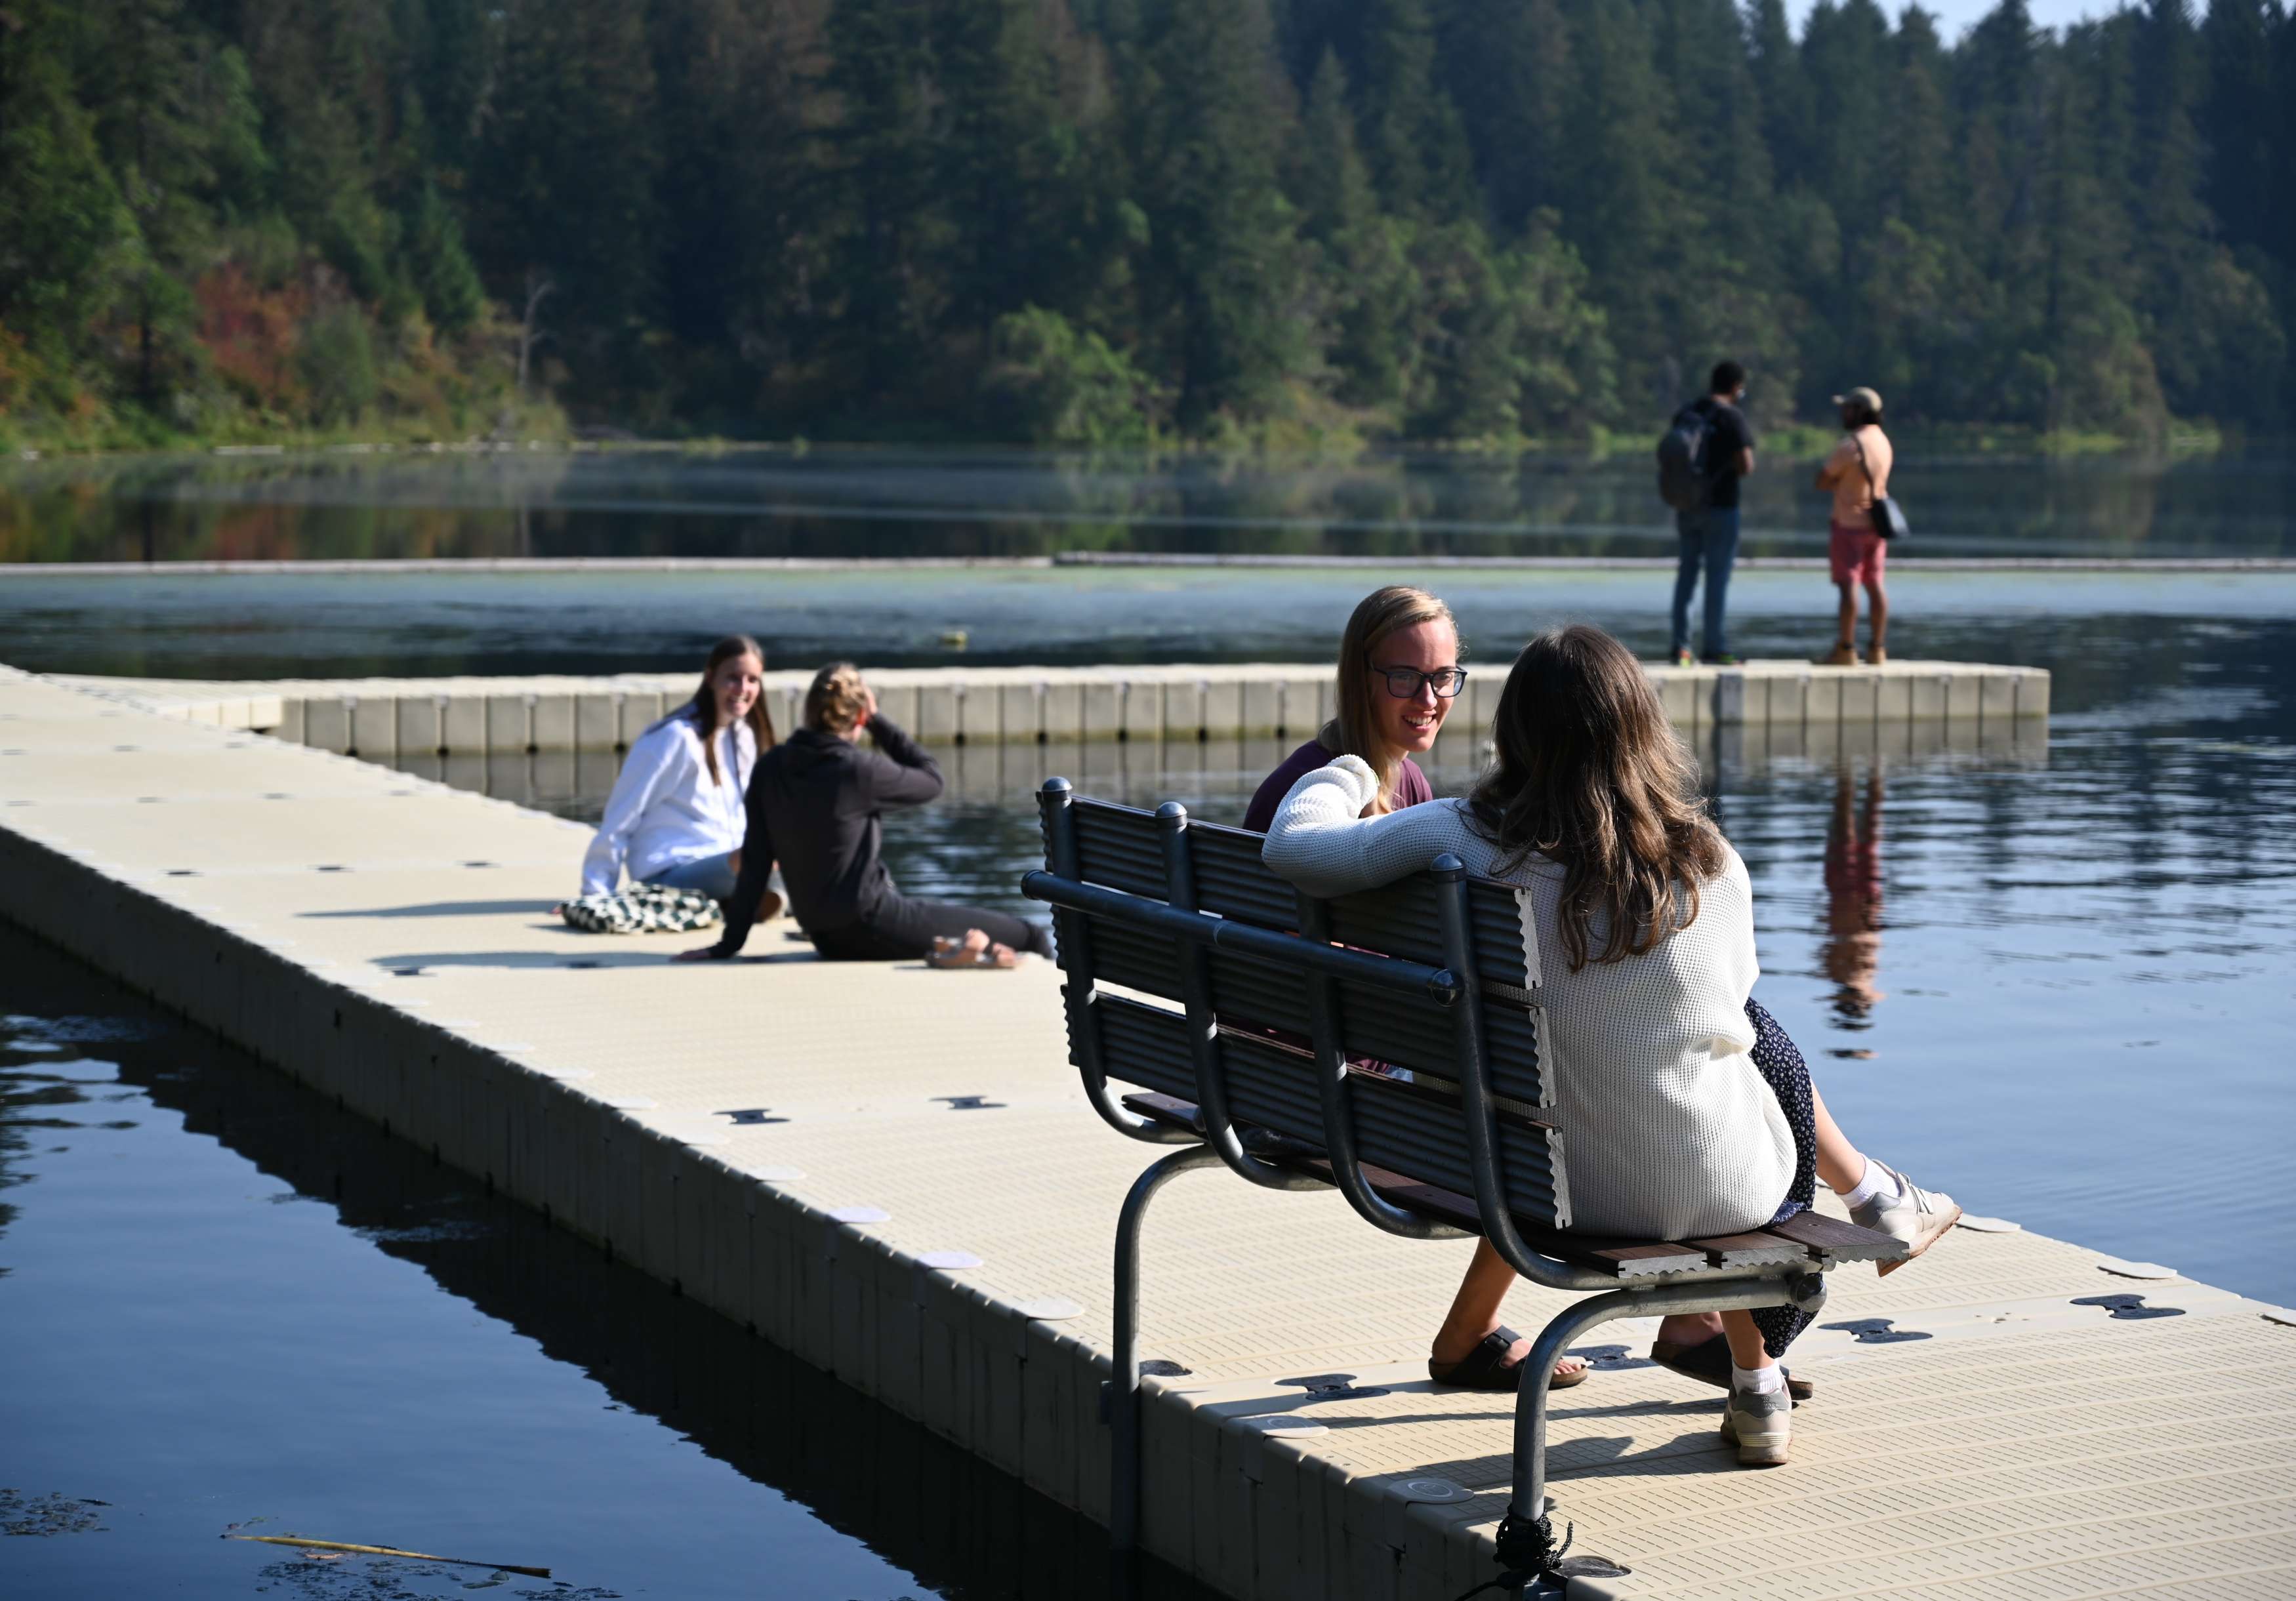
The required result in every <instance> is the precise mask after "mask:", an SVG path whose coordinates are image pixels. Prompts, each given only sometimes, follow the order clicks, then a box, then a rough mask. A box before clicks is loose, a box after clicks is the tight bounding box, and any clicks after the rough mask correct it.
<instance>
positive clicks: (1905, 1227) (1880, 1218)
mask: <svg viewBox="0 0 2296 1601" xmlns="http://www.w3.org/2000/svg"><path fill="white" fill-rule="evenodd" d="M1866 1160H1867V1161H1868V1162H1872V1163H1873V1164H1874V1166H1876V1167H1878V1168H1880V1169H1881V1170H1882V1172H1885V1173H1887V1174H1889V1175H1890V1177H1891V1178H1892V1179H1895V1180H1897V1181H1898V1193H1897V1194H1895V1195H1881V1196H1875V1197H1874V1198H1873V1199H1872V1200H1870V1201H1866V1202H1864V1203H1862V1204H1860V1205H1856V1206H1852V1207H1851V1208H1850V1209H1849V1221H1851V1222H1853V1223H1855V1224H1857V1226H1858V1227H1859V1228H1860V1229H1875V1230H1877V1231H1879V1232H1881V1233H1882V1234H1886V1235H1888V1236H1889V1237H1890V1238H1892V1239H1896V1240H1902V1241H1903V1242H1905V1246H1906V1254H1905V1255H1903V1256H1900V1257H1899V1258H1898V1260H1897V1261H1895V1262H1877V1263H1875V1264H1874V1265H1875V1266H1876V1267H1877V1268H1878V1269H1879V1270H1880V1271H1881V1272H1882V1273H1884V1274H1889V1273H1894V1272H1896V1271H1897V1270H1898V1269H1899V1268H1902V1267H1904V1266H1905V1265H1906V1264H1907V1262H1911V1261H1913V1259H1914V1258H1915V1257H1916V1256H1919V1255H1920V1254H1922V1253H1923V1252H1924V1251H1926V1250H1928V1249H1929V1248H1930V1247H1931V1246H1933V1245H1935V1244H1937V1242H1938V1240H1939V1238H1941V1237H1942V1236H1943V1235H1944V1233H1945V1231H1946V1230H1947V1229H1950V1228H1952V1227H1953V1226H1954V1224H1955V1223H1956V1222H1958V1221H1960V1219H1961V1208H1960V1207H1959V1206H1958V1205H1956V1204H1955V1203H1954V1198H1953V1197H1951V1196H1949V1195H1945V1194H1943V1193H1941V1192H1939V1191H1938V1190H1934V1189H1923V1188H1922V1187H1921V1186H1920V1185H1918V1184H1916V1183H1915V1182H1914V1181H1913V1180H1910V1179H1908V1178H1907V1177H1906V1175H1905V1174H1903V1173H1901V1172H1898V1170H1897V1169H1896V1168H1894V1167H1891V1166H1890V1164H1888V1163H1886V1162H1882V1161H1877V1160H1875V1159H1874V1157H1871V1156H1868V1157H1867V1158H1866Z"/></svg>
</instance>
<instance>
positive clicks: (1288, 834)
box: [1262, 756, 1794, 1239]
mask: <svg viewBox="0 0 2296 1601" xmlns="http://www.w3.org/2000/svg"><path fill="white" fill-rule="evenodd" d="M1377 782H1378V780H1376V779H1375V778H1374V776H1373V773H1372V771H1371V769H1370V768H1369V767H1368V766H1367V765H1365V764H1364V763H1363V762H1362V761H1361V760H1360V759H1359V758H1357V757H1355V756H1341V757H1339V758H1338V759H1337V760H1336V761H1335V762H1333V764H1332V765H1330V766H1328V767H1323V768H1318V769H1317V770H1316V771H1315V772H1311V773H1308V775H1307V776H1306V777H1304V778H1302V779H1300V781H1299V782H1298V783H1296V784H1294V785H1292V792H1291V794H1290V795H1288V796H1285V797H1284V800H1283V805H1281V806H1279V807H1278V808H1276V813H1275V822H1274V823H1273V824H1272V825H1271V826H1270V827H1269V829H1268V831H1267V845H1266V846H1265V847H1264V848H1263V851H1262V858H1263V860H1265V861H1266V862H1267V865H1268V867H1269V868H1270V869H1271V870H1274V871H1275V872H1277V873H1279V874H1281V875H1283V877H1284V878H1288V879H1290V880H1291V881H1292V882H1293V883H1295V884H1297V885H1299V886H1300V887H1301V888H1303V889H1305V890H1307V891H1308V893H1309V894H1314V895H1337V894H1347V893H1348V892H1349V891H1352V890H1358V889H1368V888H1370V887H1372V886H1375V885H1381V884H1387V883H1390V882H1392V881H1393V880H1395V879H1397V878H1402V877H1404V876H1405V875H1406V874H1407V873H1412V872H1415V871H1418V870H1421V869H1423V868H1425V867H1426V866H1428V865H1429V864H1430V863H1431V862H1433V861H1434V860H1435V858H1436V857H1438V856H1439V855H1441V854H1443V853H1445V852H1446V851H1448V852H1449V853H1451V854H1453V855H1456V856H1457V857H1458V858H1459V859H1460V861H1462V862H1464V863H1466V866H1467V870H1468V871H1469V872H1472V873H1475V874H1478V875H1480V876H1482V877H1486V878H1501V879H1503V880H1504V881H1505V882H1508V883H1511V884H1513V885H1514V886H1516V900H1517V902H1518V903H1519V904H1520V905H1521V907H1522V910H1523V935H1524V942H1523V943H1524V952H1525V954H1526V955H1528V956H1529V959H1530V960H1529V967H1530V972H1531V977H1532V981H1533V982H1534V983H1535V984H1539V985H1540V987H1541V989H1542V991H1543V998H1544V1001H1545V1006H1546V1015H1545V1018H1544V1027H1543V1030H1542V1033H1541V1036H1540V1040H1539V1048H1540V1049H1539V1056H1540V1059H1541V1062H1542V1065H1543V1066H1544V1069H1545V1071H1546V1074H1547V1082H1548V1083H1549V1084H1550V1085H1551V1086H1552V1089H1553V1093H1554V1107H1553V1108H1552V1114H1553V1116H1554V1123H1555V1125H1556V1127H1557V1128H1558V1129H1559V1130H1560V1131H1562V1152H1563V1167H1564V1172H1565V1173H1566V1175H1567V1182H1568V1185H1569V1193H1570V1227H1571V1228H1573V1229H1579V1230H1582V1231H1585V1232H1588V1233H1594V1234H1610V1235H1625V1236H1628V1237H1631V1238H1637V1239H1685V1238H1706V1237H1710V1236H1713V1235H1718V1234H1734V1233H1738V1232H1741V1231H1743V1230H1745V1229H1758V1228H1760V1227H1761V1226H1762V1225H1763V1224H1765V1223H1767V1222H1768V1221H1770V1219H1771V1218H1772V1217H1774V1216H1775V1215H1776V1213H1777V1208H1778V1205H1779V1204H1780V1203H1781V1202H1783V1201H1784V1199H1785V1198H1786V1190H1787V1188H1788V1187H1789V1186H1790V1185H1791V1184H1792V1181H1793V1172H1794V1145H1793V1132H1792V1129H1791V1128H1790V1127H1789V1126H1788V1125H1787V1123H1786V1119H1785V1114H1784V1112H1783V1111H1782V1110H1780V1109H1779V1106H1778V1099H1777V1097H1776V1096H1775V1094H1773V1093H1772V1092H1771V1090H1770V1087H1769V1085H1768V1084H1767V1082H1765V1081H1764V1080H1763V1078H1762V1075H1761V1073H1760V1071H1759V1069H1758V1068H1757V1067H1756V1066H1754V1063H1753V1058H1751V1056H1749V1055H1748V1054H1747V1053H1748V1052H1749V1051H1751V1050H1752V1049H1753V1046H1754V1030H1753V1025H1751V1023H1749V1022H1748V1021H1747V1019H1746V998H1747V997H1748V996H1749V995H1751V993H1752V992H1753V988H1754V980H1755V979H1756V977H1758V976H1759V973H1760V968H1759V964H1758V963H1757V962H1756V960H1755V957H1754V896H1753V886H1752V884H1751V881H1750V880H1749V879H1748V878H1747V876H1746V864H1745V863H1744V862H1742V861H1740V860H1739V859H1738V854H1737V852H1735V851H1731V852H1729V854H1728V863H1727V865H1726V867H1725V868H1724V870H1723V871H1722V872H1721V874H1720V875H1719V876H1718V877H1717V878H1714V879H1713V880H1711V881H1710V882H1709V883H1706V884H1703V885H1702V886H1700V887H1699V910H1698V918H1697V920H1696V921H1694V922H1693V923H1692V924H1691V925H1690V926H1689V927H1687V928H1684V929H1681V930H1680V931H1678V932H1677V933H1675V934H1673V935H1669V936H1668V937H1667V938H1666V939H1664V940H1662V941H1661V942H1660V943H1659V944H1658V945H1657V947H1656V948H1655V949H1653V950H1652V951H1651V952H1648V953H1647V954H1644V955H1642V956H1629V957H1628V958H1626V959H1625V960H1623V961H1618V962H1608V963H1598V962H1589V963H1587V966H1585V967H1583V968H1579V970H1578V971H1577V972H1575V973H1573V972H1571V971H1570V964H1569V960H1568V959H1567V958H1565V957H1564V956H1563V955H1562V951H1563V945H1562V937H1561V933H1560V924H1559V922H1558V920H1557V917H1556V912H1557V909H1558V906H1559V903H1560V902H1561V900H1562V878H1563V870H1562V867H1561V866H1559V865H1557V864H1556V863H1554V862H1547V861H1546V860H1545V859H1543V858H1537V857H1534V858H1533V859H1532V860H1531V861H1530V862H1527V863H1526V864H1525V865H1524V866H1523V867H1522V868H1521V870H1518V871H1516V872H1513V873H1505V874H1503V873H1501V872H1500V871H1499V868H1500V866H1501V865H1502V860H1501V853H1500V851H1499V850H1498V848H1497V846H1496V845H1493V844H1492V843H1491V842H1490V841H1489V840H1488V839H1485V838H1484V837H1482V836H1481V834H1480V833H1479V832H1478V831H1477V830H1476V829H1474V827H1473V826H1472V823H1471V822H1470V821H1469V819H1468V816H1467V814H1466V811H1465V808H1464V803H1462V802H1460V801H1456V800H1438V801H1431V802H1428V803H1426V804H1425V805H1417V806H1407V807H1406V808H1404V809H1403V810H1401V811H1399V812H1390V813H1387V814H1386V815H1385V816H1382V817H1368V818H1367V817H1363V816H1361V815H1360V813H1362V811H1363V809H1364V807H1365V805H1367V804H1369V802H1370V800H1371V798H1372V796H1373V795H1374V793H1375V791H1376V788H1377ZM1591 933H1592V937H1591V940H1590V943H1593V944H1595V946H1596V947H1597V948H1598V949H1599V948H1600V944H1601V941H1602V938H1603V927H1602V923H1601V920H1600V919H1596V921H1595V926H1594V927H1593V929H1592V931H1591ZM1541 952H1545V953H1546V960H1543V961H1542V960H1541V957H1540V953H1541Z"/></svg>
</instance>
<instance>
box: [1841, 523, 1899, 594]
mask: <svg viewBox="0 0 2296 1601" xmlns="http://www.w3.org/2000/svg"><path fill="white" fill-rule="evenodd" d="M1825 554H1826V559H1827V560H1828V561H1829V562H1830V563H1831V564H1832V565H1833V581H1834V583H1836V584H1864V585H1865V586H1866V588H1868V589H1873V588H1875V587H1878V586H1879V585H1880V584H1881V582H1882V570H1883V569H1884V568H1887V567H1888V566H1889V562H1890V542H1889V541H1888V540H1886V539H1883V538H1882V536H1881V535H1879V534H1876V533H1875V532H1874V530H1873V529H1871V528H1845V527H1842V526H1841V524H1840V523H1835V524H1834V525H1833V537H1832V538H1831V539H1829V540H1827V542H1826V546H1825Z"/></svg>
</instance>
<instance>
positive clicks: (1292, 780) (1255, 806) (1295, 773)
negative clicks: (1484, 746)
mask: <svg viewBox="0 0 2296 1601" xmlns="http://www.w3.org/2000/svg"><path fill="white" fill-rule="evenodd" d="M1332 761H1333V754H1332V752H1331V751H1329V750H1327V749H1326V748H1324V743H1323V741H1322V740H1320V739H1310V740H1308V742H1307V743H1306V744H1305V745H1302V746H1301V747H1300V748H1299V749H1297V750H1295V751H1293V752H1292V754H1291V755H1290V756H1286V757H1284V758H1283V765H1282V766H1281V767H1278V768H1277V769H1276V770H1275V772H1271V773H1269V774H1268V775H1267V779H1266V780H1265V781H1264V782H1262V783H1261V785H1260V786H1259V792H1258V793H1257V794H1255V795H1254V796H1252V797H1251V805H1250V806H1249V807H1247V808H1245V811H1244V813H1243V826H1244V827H1245V828H1247V829H1251V831H1252V832H1253V833H1255V834H1265V833H1267V829H1268V825H1269V824H1270V823H1273V822H1274V821H1275V808H1276V807H1278V806H1280V805H1283V797H1284V796H1287V795H1289V794H1291V793H1292V785H1294V784H1296V783H1298V782H1299V781H1300V780H1301V779H1303V778H1305V777H1307V776H1308V774H1309V773H1311V772H1315V771H1316V769H1317V768H1318V767H1328V766H1330V765H1331V764H1332ZM1434 798H1435V786H1434V785H1432V784H1431V783H1429V782H1428V781H1427V775H1426V774H1425V773H1423V772H1420V771H1419V764H1418V763H1416V762H1415V761H1413V760H1412V759H1411V758H1410V757H1409V756H1406V757H1404V758H1403V766H1402V768H1401V769H1400V770H1399V771H1398V772H1397V773H1396V776H1395V805H1396V810H1398V811H1401V810H1402V809H1403V808H1404V807H1406V806H1416V805H1421V804H1422V803H1423V802H1426V801H1431V800H1433V799H1434Z"/></svg>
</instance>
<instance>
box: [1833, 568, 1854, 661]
mask: <svg viewBox="0 0 2296 1601" xmlns="http://www.w3.org/2000/svg"><path fill="white" fill-rule="evenodd" d="M1835 587H1836V588H1837V589H1838V590H1840V591H1841V607H1840V609H1839V611H1838V615H1837V616H1836V617H1835V626H1836V630H1837V632H1836V633H1835V635H1834V641H1833V642H1834V643H1835V644H1837V645H1840V646H1842V647H1843V648H1845V649H1849V650H1853V651H1854V650H1856V649H1857V585H1856V584H1837V585H1836V586H1835Z"/></svg>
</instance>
